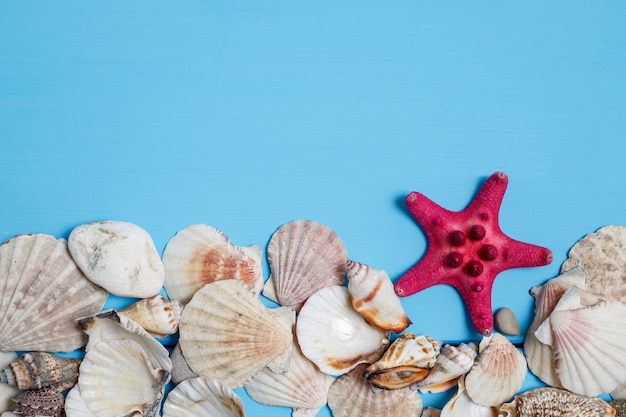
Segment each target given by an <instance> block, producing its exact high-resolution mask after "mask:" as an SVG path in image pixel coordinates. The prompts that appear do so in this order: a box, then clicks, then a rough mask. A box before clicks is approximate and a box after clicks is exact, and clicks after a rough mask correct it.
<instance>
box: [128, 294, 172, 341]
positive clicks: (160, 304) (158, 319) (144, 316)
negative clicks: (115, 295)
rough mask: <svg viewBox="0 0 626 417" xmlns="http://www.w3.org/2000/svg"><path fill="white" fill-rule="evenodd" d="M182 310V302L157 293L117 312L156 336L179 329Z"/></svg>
mask: <svg viewBox="0 0 626 417" xmlns="http://www.w3.org/2000/svg"><path fill="white" fill-rule="evenodd" d="M182 311H183V305H182V304H181V303H179V302H178V301H175V300H174V301H170V300H167V299H165V297H163V296H162V295H161V294H157V295H155V296H154V297H150V298H144V299H142V300H139V301H137V302H135V303H133V304H131V305H129V306H128V307H126V308H124V309H121V310H118V311H117V314H118V315H120V316H125V317H128V318H129V319H131V320H133V321H134V322H135V323H137V324H139V325H140V326H141V327H143V328H144V329H145V330H146V331H147V332H148V333H150V335H152V336H154V337H165V336H167V335H170V334H174V333H176V332H177V331H178V323H179V322H180V315H181V313H182Z"/></svg>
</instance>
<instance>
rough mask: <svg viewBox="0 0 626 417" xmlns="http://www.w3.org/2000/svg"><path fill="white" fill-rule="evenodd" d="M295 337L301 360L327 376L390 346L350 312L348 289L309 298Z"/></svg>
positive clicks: (383, 336) (328, 289)
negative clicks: (304, 358) (302, 358)
mask: <svg viewBox="0 0 626 417" xmlns="http://www.w3.org/2000/svg"><path fill="white" fill-rule="evenodd" d="M296 334H297V337H298V343H299V345H300V348H301V349H302V353H304V356H306V357H307V358H309V359H310V360H311V361H312V362H313V363H314V364H316V365H317V366H318V368H319V369H320V370H321V371H322V372H325V373H327V374H329V375H341V374H343V373H346V372H348V371H349V370H351V369H352V368H354V367H355V366H356V365H357V364H359V363H364V362H368V363H371V362H375V361H376V360H378V359H379V358H380V356H381V355H382V353H383V351H384V350H385V348H386V347H387V345H388V343H389V339H388V337H387V336H388V335H387V334H386V333H385V332H383V331H382V330H380V329H378V328H377V327H374V326H372V325H371V324H369V323H368V322H367V321H365V319H364V318H363V317H362V316H361V315H360V314H359V313H357V312H356V311H355V310H354V308H352V304H350V294H349V293H348V289H347V288H346V287H341V286H332V287H326V288H323V289H321V290H319V291H318V292H316V293H315V294H313V295H312V296H311V297H309V299H308V300H307V301H306V302H305V303H304V305H303V306H302V309H301V310H300V314H299V315H298V320H297V322H296ZM183 351H184V350H183Z"/></svg>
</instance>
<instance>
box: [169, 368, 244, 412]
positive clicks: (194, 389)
mask: <svg viewBox="0 0 626 417" xmlns="http://www.w3.org/2000/svg"><path fill="white" fill-rule="evenodd" d="M245 415H246V413H245V410H244V405H243V401H242V400H241V398H239V396H238V395H237V394H235V392H233V390H232V389H230V388H229V387H227V386H226V385H225V384H224V383H222V382H221V381H218V380H216V379H209V378H204V377H197V378H190V379H186V380H184V381H183V382H181V383H180V384H178V385H177V386H176V387H175V388H174V389H173V390H172V391H171V392H170V393H169V395H168V396H167V398H166V400H165V403H164V404H163V417H205V416H211V417H245Z"/></svg>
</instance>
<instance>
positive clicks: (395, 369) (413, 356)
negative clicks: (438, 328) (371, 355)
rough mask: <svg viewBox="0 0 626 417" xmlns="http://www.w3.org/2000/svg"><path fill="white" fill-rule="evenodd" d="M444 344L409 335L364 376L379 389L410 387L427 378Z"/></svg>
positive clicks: (394, 345)
mask: <svg viewBox="0 0 626 417" xmlns="http://www.w3.org/2000/svg"><path fill="white" fill-rule="evenodd" d="M440 348H441V343H440V342H439V341H437V340H435V339H433V338H432V337H429V336H424V335H419V336H416V335H414V334H413V333H405V334H403V335H402V336H400V337H399V338H397V339H396V340H394V342H393V343H392V344H391V345H390V346H389V348H388V349H387V350H386V351H385V353H384V354H383V357H382V358H380V360H378V361H377V362H375V363H373V364H371V365H370V366H369V367H368V368H367V369H366V370H365V372H364V373H363V376H364V377H365V378H366V379H367V380H368V381H369V383H370V384H372V385H373V386H375V387H377V388H383V389H398V388H406V387H408V386H410V385H412V384H414V383H416V382H419V381H421V380H423V379H424V378H426V376H427V375H428V373H429V370H430V368H432V367H433V365H434V364H435V361H436V359H437V355H439V350H440Z"/></svg>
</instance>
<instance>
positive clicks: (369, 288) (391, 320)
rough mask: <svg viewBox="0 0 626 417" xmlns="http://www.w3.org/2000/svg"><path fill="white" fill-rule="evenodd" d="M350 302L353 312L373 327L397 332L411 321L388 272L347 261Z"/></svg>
mask: <svg viewBox="0 0 626 417" xmlns="http://www.w3.org/2000/svg"><path fill="white" fill-rule="evenodd" d="M347 268H348V270H347V278H348V290H349V291H350V301H351V302H352V306H353V307H354V309H355V310H356V311H358V312H359V314H361V315H362V316H363V317H364V318H365V320H367V321H368V322H370V323H371V324H373V325H374V326H376V327H378V328H380V329H383V330H386V331H392V332H394V333H400V332H402V331H403V330H404V329H406V328H407V327H409V325H410V324H411V320H409V317H408V316H407V315H406V313H405V312H404V309H403V308H402V304H401V303H400V298H398V296H397V295H396V292H395V291H394V289H393V283H392V282H391V279H390V278H389V275H387V273H386V272H385V271H383V270H379V269H374V268H372V267H371V266H369V265H365V264H362V263H359V262H354V261H352V260H349V261H348V263H347Z"/></svg>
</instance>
